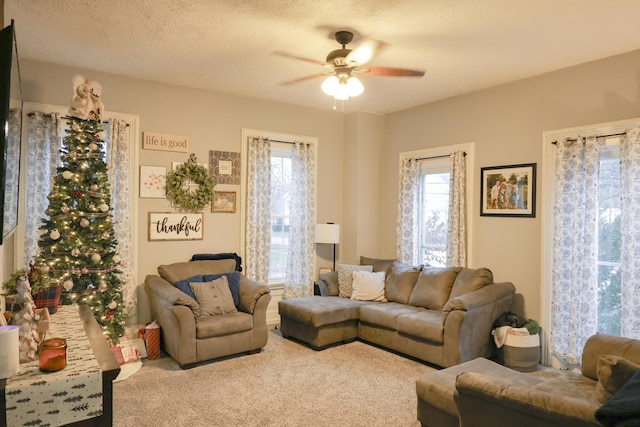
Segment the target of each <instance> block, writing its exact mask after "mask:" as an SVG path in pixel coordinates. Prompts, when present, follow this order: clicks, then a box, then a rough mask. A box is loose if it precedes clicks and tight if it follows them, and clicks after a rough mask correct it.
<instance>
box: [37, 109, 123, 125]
mask: <svg viewBox="0 0 640 427" xmlns="http://www.w3.org/2000/svg"><path fill="white" fill-rule="evenodd" d="M35 115H36V114H35V113H34V112H31V113H27V116H29V117H33V116H35ZM42 115H43V116H44V117H51V113H42ZM60 118H61V119H70V118H71V117H69V116H61V117H60ZM100 123H109V121H108V120H105V121H104V122H100ZM128 126H129V123H127V127H128Z"/></svg>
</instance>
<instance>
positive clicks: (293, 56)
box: [273, 50, 327, 66]
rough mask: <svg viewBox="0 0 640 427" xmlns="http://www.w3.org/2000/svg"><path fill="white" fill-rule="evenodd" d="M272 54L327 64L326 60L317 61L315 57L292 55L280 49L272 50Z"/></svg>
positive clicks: (316, 63)
mask: <svg viewBox="0 0 640 427" xmlns="http://www.w3.org/2000/svg"><path fill="white" fill-rule="evenodd" d="M273 54H274V55H278V56H283V57H285V58H290V59H297V60H299V61H305V62H309V63H311V64H315V65H321V66H324V65H327V63H326V62H322V61H318V60H316V59H310V58H305V57H304V56H298V55H294V54H292V53H287V52H283V51H281V50H277V51H275V52H273Z"/></svg>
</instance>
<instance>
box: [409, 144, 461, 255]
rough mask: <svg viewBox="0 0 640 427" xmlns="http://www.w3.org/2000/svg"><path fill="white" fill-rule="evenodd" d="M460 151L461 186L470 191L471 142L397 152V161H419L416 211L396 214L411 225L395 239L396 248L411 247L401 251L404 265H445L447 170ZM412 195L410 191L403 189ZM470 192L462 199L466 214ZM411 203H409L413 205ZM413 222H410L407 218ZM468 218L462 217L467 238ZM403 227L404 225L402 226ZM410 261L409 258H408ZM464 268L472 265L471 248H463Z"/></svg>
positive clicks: (447, 210)
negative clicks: (462, 153)
mask: <svg viewBox="0 0 640 427" xmlns="http://www.w3.org/2000/svg"><path fill="white" fill-rule="evenodd" d="M456 151H463V152H464V153H466V155H465V156H464V163H465V164H466V170H467V171H468V173H466V176H465V181H464V182H465V184H464V185H465V187H466V188H468V189H470V188H473V182H474V174H473V173H472V171H473V162H474V143H466V144H457V145H448V146H442V147H437V148H428V149H422V150H416V151H410V152H402V153H400V161H401V162H403V161H404V159H410V158H413V159H417V162H419V170H418V172H417V174H418V184H417V191H416V193H417V197H416V198H415V199H414V200H415V204H416V205H417V208H410V209H411V210H414V209H415V211H414V213H408V212H406V209H405V211H404V212H403V213H399V215H400V216H404V215H407V218H409V221H411V222H413V223H415V225H413V224H412V225H409V226H408V230H409V231H408V232H407V233H408V234H410V235H408V236H407V235H405V233H404V232H401V233H398V235H402V239H400V238H399V240H398V243H397V244H398V248H400V249H403V250H404V249H406V248H407V247H409V246H413V247H414V248H413V249H411V250H409V251H405V255H404V256H399V258H405V262H408V263H412V264H428V265H431V266H434V267H439V266H446V265H448V261H447V251H448V249H450V248H449V245H448V243H449V242H448V240H449V238H450V237H449V236H450V234H449V232H448V231H449V230H448V229H449V218H450V216H449V209H450V193H451V192H450V190H451V188H450V186H451V180H450V178H451V177H450V170H451V163H452V157H451V156H450V155H451V153H453V152H456ZM405 191H409V193H411V192H412V190H405ZM472 193H473V192H472V191H467V192H466V193H465V196H464V200H465V203H466V206H467V211H469V210H470V209H469V208H470V207H471V206H472V199H471V197H472ZM413 203H414V202H410V204H413ZM411 217H413V218H414V219H413V220H411V219H410V218H411ZM472 217H473V215H471V214H467V215H466V220H465V221H466V234H467V235H468V236H470V235H471V232H472V222H473V221H472ZM405 227H406V226H405ZM409 258H413V259H409ZM466 258H467V265H470V264H471V263H472V253H471V246H470V245H468V247H467V255H466Z"/></svg>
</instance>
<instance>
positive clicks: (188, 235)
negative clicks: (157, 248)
mask: <svg viewBox="0 0 640 427" xmlns="http://www.w3.org/2000/svg"><path fill="white" fill-rule="evenodd" d="M203 219H204V214H201V213H171V212H149V240H150V241H153V240H202V239H203V236H204V230H203V223H202V222H203Z"/></svg>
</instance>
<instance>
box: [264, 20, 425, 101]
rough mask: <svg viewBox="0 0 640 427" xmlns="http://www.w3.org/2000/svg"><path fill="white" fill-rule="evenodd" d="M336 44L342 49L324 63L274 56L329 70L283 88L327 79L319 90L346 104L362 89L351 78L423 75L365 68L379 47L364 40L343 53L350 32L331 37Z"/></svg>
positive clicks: (359, 84)
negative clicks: (363, 75)
mask: <svg viewBox="0 0 640 427" xmlns="http://www.w3.org/2000/svg"><path fill="white" fill-rule="evenodd" d="M335 38H336V41H337V42H338V43H339V44H341V45H342V48H340V49H336V50H333V51H331V52H329V54H328V55H327V58H326V61H325V62H320V61H316V60H314V59H309V58H304V57H301V56H298V55H292V54H289V53H286V52H280V51H278V52H275V53H276V54H278V55H281V56H285V57H287V58H293V59H298V60H302V61H306V62H310V63H312V64H317V65H322V66H325V67H328V68H329V69H330V71H329V72H325V73H318V74H313V75H310V76H305V77H301V78H298V79H294V80H291V81H288V82H285V83H283V84H284V85H291V84H295V83H300V82H304V81H307V80H311V79H315V78H317V77H325V76H328V77H327V78H326V79H325V80H324V82H323V83H322V90H323V91H324V92H325V93H326V94H327V95H331V96H333V98H334V99H337V100H343V101H344V100H347V99H349V97H352V96H358V95H360V94H361V93H362V92H363V91H364V86H363V85H362V83H361V82H360V80H359V79H358V78H357V77H356V76H354V75H353V74H360V73H362V74H368V75H370V76H390V77H422V76H424V71H422V70H409V69H405V68H393V67H376V66H365V64H367V63H368V62H369V61H370V60H371V58H372V57H373V56H374V55H375V53H376V51H377V50H378V49H379V48H380V46H381V44H382V43H380V42H379V41H376V40H365V41H363V42H361V43H360V44H359V45H358V46H357V47H356V48H355V49H347V45H348V44H349V43H351V41H352V40H353V33H352V32H350V31H338V32H337V33H335Z"/></svg>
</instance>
